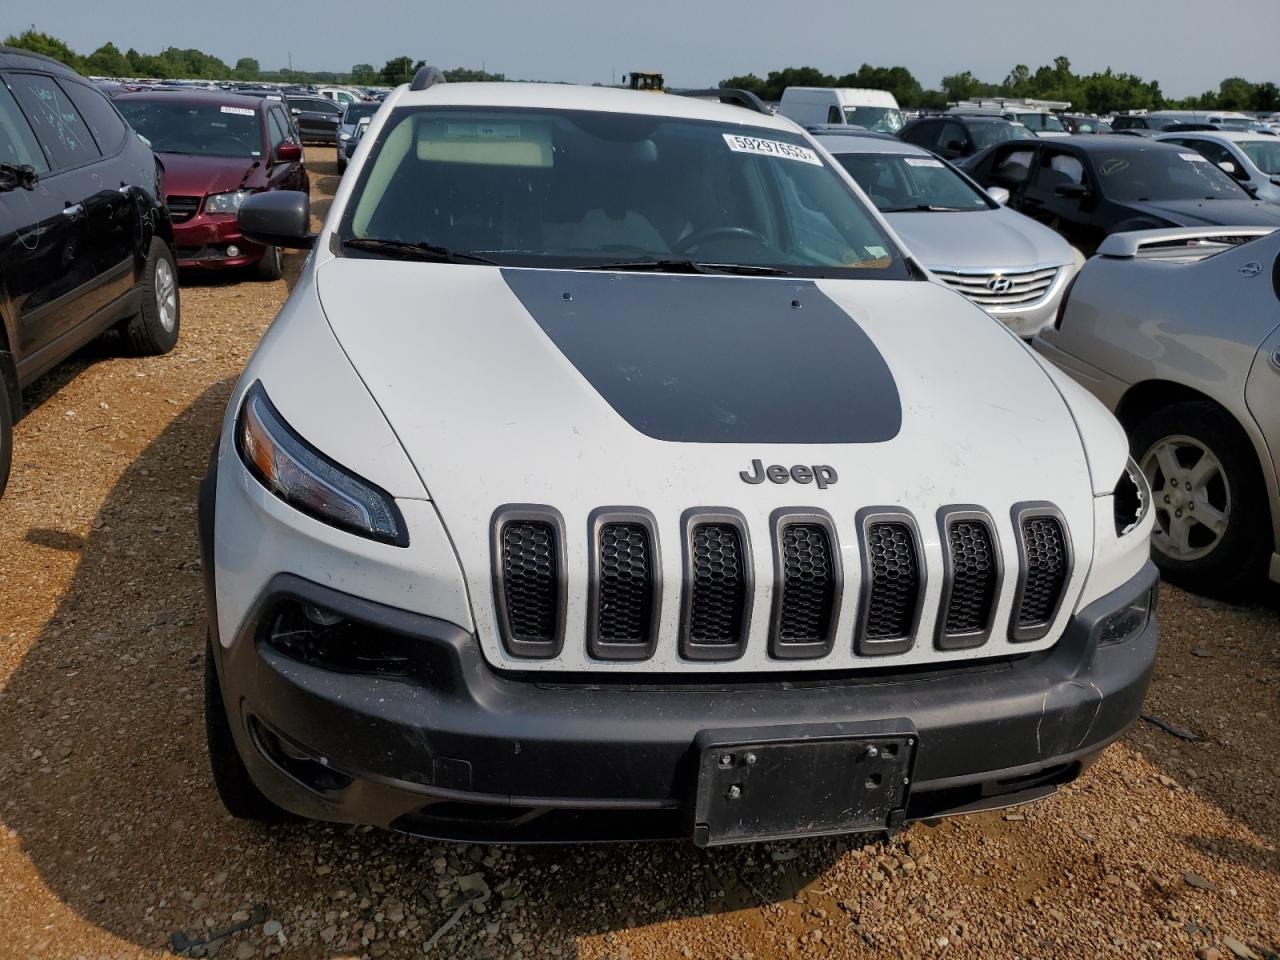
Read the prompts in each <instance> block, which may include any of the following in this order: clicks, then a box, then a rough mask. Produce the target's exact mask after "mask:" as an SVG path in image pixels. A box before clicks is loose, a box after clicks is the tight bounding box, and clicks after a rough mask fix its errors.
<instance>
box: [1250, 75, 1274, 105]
mask: <svg viewBox="0 0 1280 960" xmlns="http://www.w3.org/2000/svg"><path fill="white" fill-rule="evenodd" d="M1251 109H1253V110H1261V111H1263V112H1265V113H1274V112H1276V111H1277V110H1280V87H1277V86H1276V85H1275V84H1274V83H1272V82H1271V81H1270V80H1268V81H1267V82H1266V83H1260V84H1258V85H1257V86H1255V87H1254V88H1253V104H1252V106H1251Z"/></svg>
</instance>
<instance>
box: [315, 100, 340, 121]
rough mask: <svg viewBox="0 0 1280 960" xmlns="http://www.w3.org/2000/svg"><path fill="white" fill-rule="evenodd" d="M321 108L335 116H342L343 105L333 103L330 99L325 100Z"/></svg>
mask: <svg viewBox="0 0 1280 960" xmlns="http://www.w3.org/2000/svg"><path fill="white" fill-rule="evenodd" d="M320 109H321V110H322V111H324V112H325V113H331V114H333V115H334V116H335V117H340V116H342V107H340V106H338V105H337V104H336V103H331V102H330V101H328V100H325V101H323V102H322V103H321V104H320Z"/></svg>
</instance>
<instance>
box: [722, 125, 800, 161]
mask: <svg viewBox="0 0 1280 960" xmlns="http://www.w3.org/2000/svg"><path fill="white" fill-rule="evenodd" d="M724 142H725V143H727V144H728V145H729V149H730V150H732V151H733V152H734V153H754V154H756V155H758V156H761V157H782V158H783V159H784V160H799V161H800V162H801V163H809V164H812V165H813V166H815V167H820V166H822V161H821V160H820V159H818V155H817V154H816V153H815V152H814V151H812V150H810V149H809V148H808V147H798V146H796V145H795V144H794V143H783V142H782V141H781V140H761V139H760V138H759V137H746V136H743V135H742V134H740V133H726V134H725V135H724Z"/></svg>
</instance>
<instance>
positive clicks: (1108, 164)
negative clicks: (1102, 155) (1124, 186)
mask: <svg viewBox="0 0 1280 960" xmlns="http://www.w3.org/2000/svg"><path fill="white" fill-rule="evenodd" d="M1128 169H1129V161H1128V160H1122V159H1120V158H1119V157H1112V158H1111V159H1110V160H1106V161H1104V162H1103V164H1102V166H1101V167H1099V168H1098V172H1099V173H1101V174H1102V175H1103V176H1104V177H1109V176H1111V175H1112V174H1116V173H1120V172H1121V171H1122V170H1128Z"/></svg>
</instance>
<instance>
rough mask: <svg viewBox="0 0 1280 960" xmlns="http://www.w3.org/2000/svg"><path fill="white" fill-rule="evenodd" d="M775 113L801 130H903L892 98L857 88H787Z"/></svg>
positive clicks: (893, 131)
mask: <svg viewBox="0 0 1280 960" xmlns="http://www.w3.org/2000/svg"><path fill="white" fill-rule="evenodd" d="M778 112H779V113H781V114H782V115H783V116H784V117H787V118H788V119H790V120H794V121H795V122H796V123H798V124H800V125H801V126H802V127H808V126H812V125H814V124H818V123H839V124H854V125H856V126H860V127H866V128H867V129H868V130H877V131H879V132H881V133H897V132H898V131H899V130H901V129H902V110H901V109H899V107H898V101H897V100H895V99H894V96H893V94H891V93H889V92H887V91H885V90H867V89H862V88H858V87H787V89H785V90H783V91H782V100H781V101H780V102H779V104H778Z"/></svg>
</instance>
